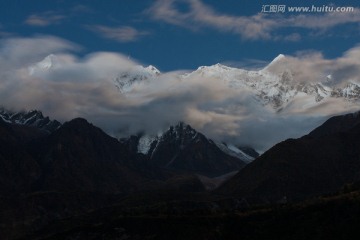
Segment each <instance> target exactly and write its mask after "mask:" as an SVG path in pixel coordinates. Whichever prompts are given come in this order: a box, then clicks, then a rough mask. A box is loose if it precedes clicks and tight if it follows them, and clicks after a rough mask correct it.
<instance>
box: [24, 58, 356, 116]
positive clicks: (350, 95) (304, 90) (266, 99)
mask: <svg viewBox="0 0 360 240" xmlns="http://www.w3.org/2000/svg"><path fill="white" fill-rule="evenodd" d="M287 61H288V58H287V57H286V56H284V55H282V54H280V55H279V56H277V57H276V58H275V59H274V60H273V61H272V62H271V63H270V64H268V65H267V66H266V67H264V68H263V69H260V70H244V69H240V68H233V67H228V66H225V65H222V64H215V65H212V66H201V67H199V68H198V69H197V70H195V71H193V72H188V73H185V74H182V73H181V74H179V75H178V78H179V79H181V80H182V81H191V80H192V79H194V78H203V79H204V80H206V79H207V78H214V79H218V80H219V81H221V82H223V83H224V84H225V85H226V86H227V87H229V88H230V89H240V90H247V91H249V92H251V94H252V95H253V96H254V98H255V99H256V100H257V101H258V102H259V103H261V104H262V105H264V106H271V107H272V108H273V109H275V110H277V111H280V110H281V109H283V108H284V107H286V106H287V105H288V104H289V103H291V102H292V100H294V99H297V98H304V97H305V98H309V100H308V101H307V105H308V106H315V105H317V104H318V103H321V102H322V101H324V100H326V99H329V98H342V99H345V100H347V101H358V100H359V99H360V83H359V82H357V81H355V80H352V79H349V80H347V81H346V82H344V83H343V84H342V85H340V86H339V85H338V84H334V79H332V76H331V73H330V72H329V74H327V75H325V76H324V77H323V79H309V81H298V80H297V79H296V78H297V76H296V71H295V70H294V69H291V68H288V67H287ZM59 67H61V61H60V60H59V59H58V58H57V57H56V55H53V54H51V55H49V56H47V57H46V58H44V59H43V60H42V61H40V62H38V63H36V64H34V65H33V66H30V67H29V68H28V70H29V73H30V74H35V73H36V72H39V71H51V70H52V69H56V68H59ZM279 69H280V70H279ZM162 75H163V74H162V73H161V72H160V71H159V70H158V69H157V68H156V67H154V66H152V65H150V66H148V67H143V66H140V65H138V66H134V67H132V68H130V69H128V70H126V71H124V70H123V71H119V73H118V74H117V75H116V76H114V77H113V79H112V80H113V82H114V85H115V86H116V88H117V89H118V90H119V92H120V93H122V94H131V92H132V90H133V89H134V88H135V87H136V86H137V85H139V84H146V83H149V82H152V81H156V78H158V77H160V76H162Z"/></svg>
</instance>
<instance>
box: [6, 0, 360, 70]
mask: <svg viewBox="0 0 360 240" xmlns="http://www.w3.org/2000/svg"><path fill="white" fill-rule="evenodd" d="M265 4H266V5H286V6H287V7H288V6H311V5H315V6H323V5H326V6H341V7H342V6H352V7H354V8H358V7H359V5H360V3H359V1H355V0H341V1H322V0H306V1H300V0H292V1H284V0H245V1H239V0H222V1H218V0H217V1H212V0H158V1H150V0H141V1H134V0H121V1H120V0H119V1H110V0H102V1H100V0H92V1H69V0H51V1H49V0H46V1H45V0H32V1H27V0H2V1H1V2H0V37H1V38H9V37H34V36H38V35H50V36H56V37H59V38H61V39H65V40H68V41H70V42H72V43H75V44H77V45H78V46H80V48H81V49H80V50H78V51H77V52H76V54H77V55H79V56H83V55H86V54H89V53H92V52H97V51H109V52H118V53H122V54H124V55H126V56H129V58H130V59H133V60H137V61H139V62H140V63H142V64H144V65H148V64H152V65H155V66H156V67H158V68H159V69H160V70H161V71H170V70H176V69H195V68H197V67H198V66H201V65H212V64H215V63H218V62H220V63H224V64H226V65H231V66H237V67H239V66H242V67H244V66H245V67H254V66H255V67H256V66H257V65H261V64H264V63H265V62H268V61H270V60H271V59H273V58H274V57H276V56H277V55H278V54H280V53H283V54H288V55H297V54H301V53H302V52H308V51H319V52H321V53H322V54H323V55H324V57H325V58H330V59H331V58H336V57H338V56H341V55H342V54H343V53H344V52H345V51H347V50H348V49H350V48H352V47H355V46H357V44H358V43H359V37H360V35H359V33H360V25H359V21H360V14H359V12H357V13H354V12H353V13H341V14H332V13H288V12H286V13H261V9H262V6H263V5H265Z"/></svg>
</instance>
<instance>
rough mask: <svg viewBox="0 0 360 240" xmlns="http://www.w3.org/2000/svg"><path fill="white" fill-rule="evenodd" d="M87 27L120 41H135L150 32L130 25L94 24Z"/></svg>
mask: <svg viewBox="0 0 360 240" xmlns="http://www.w3.org/2000/svg"><path fill="white" fill-rule="evenodd" d="M87 28H88V29H90V30H91V31H93V32H96V33H98V34H99V35H100V36H102V37H104V38H108V39H112V40H115V41H118V42H133V41H136V40H138V39H139V38H141V37H143V36H145V35H148V34H149V32H147V31H140V30H137V29H135V28H133V27H130V26H121V27H107V26H103V25H94V26H88V27H87Z"/></svg>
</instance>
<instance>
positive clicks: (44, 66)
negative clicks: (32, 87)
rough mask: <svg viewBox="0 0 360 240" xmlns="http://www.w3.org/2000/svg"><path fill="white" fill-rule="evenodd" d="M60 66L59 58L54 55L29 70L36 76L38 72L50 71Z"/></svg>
mask: <svg viewBox="0 0 360 240" xmlns="http://www.w3.org/2000/svg"><path fill="white" fill-rule="evenodd" d="M58 65H59V59H58V57H57V56H56V55H54V54H50V55H48V56H46V57H45V58H44V59H43V60H41V61H40V62H38V63H36V64H34V65H32V66H30V67H29V68H28V70H29V74H30V75H34V74H35V73H37V72H44V71H49V70H51V69H53V68H55V67H57V66H58Z"/></svg>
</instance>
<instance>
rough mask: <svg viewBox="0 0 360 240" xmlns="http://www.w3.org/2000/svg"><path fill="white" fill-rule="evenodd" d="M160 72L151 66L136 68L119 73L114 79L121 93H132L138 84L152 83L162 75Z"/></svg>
mask: <svg viewBox="0 0 360 240" xmlns="http://www.w3.org/2000/svg"><path fill="white" fill-rule="evenodd" d="M160 74H161V73H160V71H159V70H158V69H157V68H156V67H154V66H152V65H149V66H148V67H143V66H135V67H133V68H131V69H129V70H128V71H125V72H121V73H119V75H118V76H116V77H115V78H114V82H115V86H116V87H117V88H118V90H119V92H121V93H128V92H131V91H132V90H133V89H134V87H135V86H136V84H139V83H144V82H147V81H151V80H153V79H155V78H157V77H158V76H159V75H160Z"/></svg>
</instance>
